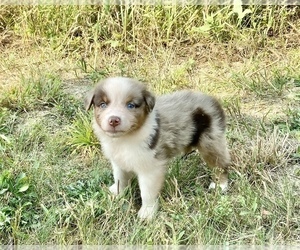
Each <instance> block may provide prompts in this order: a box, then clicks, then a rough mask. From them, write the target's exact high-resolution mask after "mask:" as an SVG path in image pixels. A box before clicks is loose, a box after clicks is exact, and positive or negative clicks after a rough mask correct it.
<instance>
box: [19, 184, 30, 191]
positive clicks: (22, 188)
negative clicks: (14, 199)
mask: <svg viewBox="0 0 300 250" xmlns="http://www.w3.org/2000/svg"><path fill="white" fill-rule="evenodd" d="M28 188H29V184H25V185H23V186H22V187H20V188H19V191H18V192H20V193H22V192H25V191H26V190H27V189H28Z"/></svg>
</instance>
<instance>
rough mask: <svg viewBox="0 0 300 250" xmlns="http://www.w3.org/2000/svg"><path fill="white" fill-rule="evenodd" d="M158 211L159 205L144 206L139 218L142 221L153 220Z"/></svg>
mask: <svg viewBox="0 0 300 250" xmlns="http://www.w3.org/2000/svg"><path fill="white" fill-rule="evenodd" d="M157 210H158V204H155V205H152V206H142V207H141V209H140V210H139V212H138V217H139V218H140V219H142V220H151V219H152V218H153V217H154V215H155V214H156V212H157Z"/></svg>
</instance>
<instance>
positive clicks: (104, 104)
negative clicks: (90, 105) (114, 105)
mask: <svg viewBox="0 0 300 250" xmlns="http://www.w3.org/2000/svg"><path fill="white" fill-rule="evenodd" d="M99 106H100V108H102V109H105V108H106V107H107V104H106V102H101V103H100V105H99Z"/></svg>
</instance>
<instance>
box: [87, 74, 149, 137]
mask: <svg viewBox="0 0 300 250" xmlns="http://www.w3.org/2000/svg"><path fill="white" fill-rule="evenodd" d="M145 90H146V88H145V86H144V85H142V84H139V83H138V82H135V81H129V80H128V79H126V78H125V79H123V78H112V79H107V80H105V81H104V82H102V83H100V85H98V86H97V87H96V89H95V94H94V100H93V102H94V106H95V117H96V121H97V124H98V125H99V126H100V128H101V129H102V130H103V131H105V132H106V133H107V134H109V135H111V136H120V135H123V134H128V133H132V132H134V131H136V130H137V129H139V128H140V127H141V126H142V125H143V124H144V123H145V120H146V119H147V116H148V113H149V107H148V106H147V103H146V100H145V96H144V93H145ZM147 93H149V92H147ZM148 98H149V97H148ZM102 102H105V103H106V107H105V108H103V107H101V106H100V104H101V103H102ZM128 103H133V104H134V105H135V108H132V109H129V108H128V107H127V104H128ZM152 108H153V107H152ZM110 117H118V118H120V121H121V122H120V124H119V125H118V126H115V127H113V126H111V125H110V124H109V119H110Z"/></svg>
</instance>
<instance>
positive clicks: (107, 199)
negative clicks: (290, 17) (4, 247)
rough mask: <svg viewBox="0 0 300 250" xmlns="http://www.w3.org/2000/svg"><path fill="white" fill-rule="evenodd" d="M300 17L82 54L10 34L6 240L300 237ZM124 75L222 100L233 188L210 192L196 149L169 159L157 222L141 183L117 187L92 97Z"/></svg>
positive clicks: (0, 145)
mask: <svg viewBox="0 0 300 250" xmlns="http://www.w3.org/2000/svg"><path fill="white" fill-rule="evenodd" d="M293 25H294V29H291V30H290V31H289V32H286V33H283V34H279V35H277V36H276V35H274V36H269V37H267V38H266V39H267V40H266V41H265V42H264V44H261V45H260V46H259V45H258V43H256V41H251V40H245V41H243V39H238V40H232V41H226V42H220V41H215V42H214V41H213V40H203V41H202V42H201V41H196V42H195V41H194V42H191V41H189V42H186V41H176V40H174V42H170V43H160V44H156V45H155V46H146V45H145V46H139V47H130V50H126V49H123V48H120V47H118V46H116V45H115V44H113V43H111V44H110V45H111V46H100V45H99V47H97V46H96V47H93V48H85V49H83V50H80V51H78V52H77V51H72V53H71V52H66V51H67V50H62V49H60V48H57V47H55V46H53V45H51V46H50V45H49V46H47V45H45V43H44V42H40V41H39V40H35V39H32V38H31V39H26V38H24V37H20V36H18V35H16V34H15V33H10V32H4V33H2V34H3V36H2V38H1V39H2V40H0V44H1V45H0V50H1V53H0V67H1V68H0V81H1V85H0V91H1V92H0V104H1V106H0V170H1V172H0V174H1V175H0V229H1V233H0V242H1V244H28V245H29V244H36V245H37V244H73V245H76V244H92V245H106V244H114V245H116V244H117V245H118V244H128V245H136V244H155V245H169V244H181V245H185V244H192V245H203V244H214V245H217V244H221V245H224V244H226V245H227V244H277V245H279V244H292V245H295V244H300V238H299V235H300V227H299V221H300V214H299V209H300V200H299V195H300V151H299V150H300V149H299V139H300V125H299V124H300V107H299V100H300V73H299V72H300V64H299V62H300V52H299V45H300V44H299V41H300V34H299V31H298V30H299V27H300V26H299V22H296V23H294V24H293ZM291 27H293V26H291ZM297 27H298V28H297ZM93 46H95V45H93ZM113 75H123V76H129V77H134V78H137V79H140V80H142V81H143V82H145V83H146V84H147V85H148V86H149V88H150V89H151V90H152V91H153V92H155V93H156V94H157V95H159V94H163V93H167V92H171V91H175V90H178V89H192V90H200V91H202V92H205V93H208V94H211V95H214V96H216V97H217V98H218V99H219V100H220V101H221V103H222V105H223V106H224V109H225V112H226V115H227V124H228V126H227V133H226V136H227V139H228V145H229V148H230V151H231V156H232V166H231V168H230V188H229V191H228V192H227V193H226V194H222V193H221V192H219V191H218V190H216V191H213V192H209V191H208V189H207V187H208V185H209V182H210V174H209V170H208V169H207V168H206V166H205V164H204V162H203V161H202V160H201V158H199V155H198V154H197V153H194V154H191V155H189V156H188V157H187V158H185V159H183V158H181V157H178V158H175V159H173V160H172V161H171V162H170V164H169V172H168V175H167V179H166V182H165V186H164V189H163V191H162V194H161V197H160V209H159V212H158V214H157V217H156V218H155V219H154V220H153V221H150V222H143V221H140V220H138V219H137V211H138V209H139V207H140V202H141V201H140V199H139V190H138V186H137V182H136V181H134V183H133V185H132V186H131V187H130V188H128V189H127V190H126V192H125V194H124V195H121V196H119V197H114V196H112V195H111V194H110V193H109V191H108V187H109V186H110V185H111V183H112V181H113V179H112V173H111V168H110V164H109V162H108V161H107V160H106V159H105V158H104V157H103V156H102V153H101V147H100V145H99V143H98V142H97V140H96V138H95V137H94V135H93V132H92V129H91V125H90V121H91V117H92V113H88V112H86V111H85V110H84V107H83V98H84V96H85V94H86V92H87V91H88V90H89V89H91V88H92V87H93V86H94V85H95V83H96V82H97V81H98V80H100V79H102V78H104V77H107V76H113Z"/></svg>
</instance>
